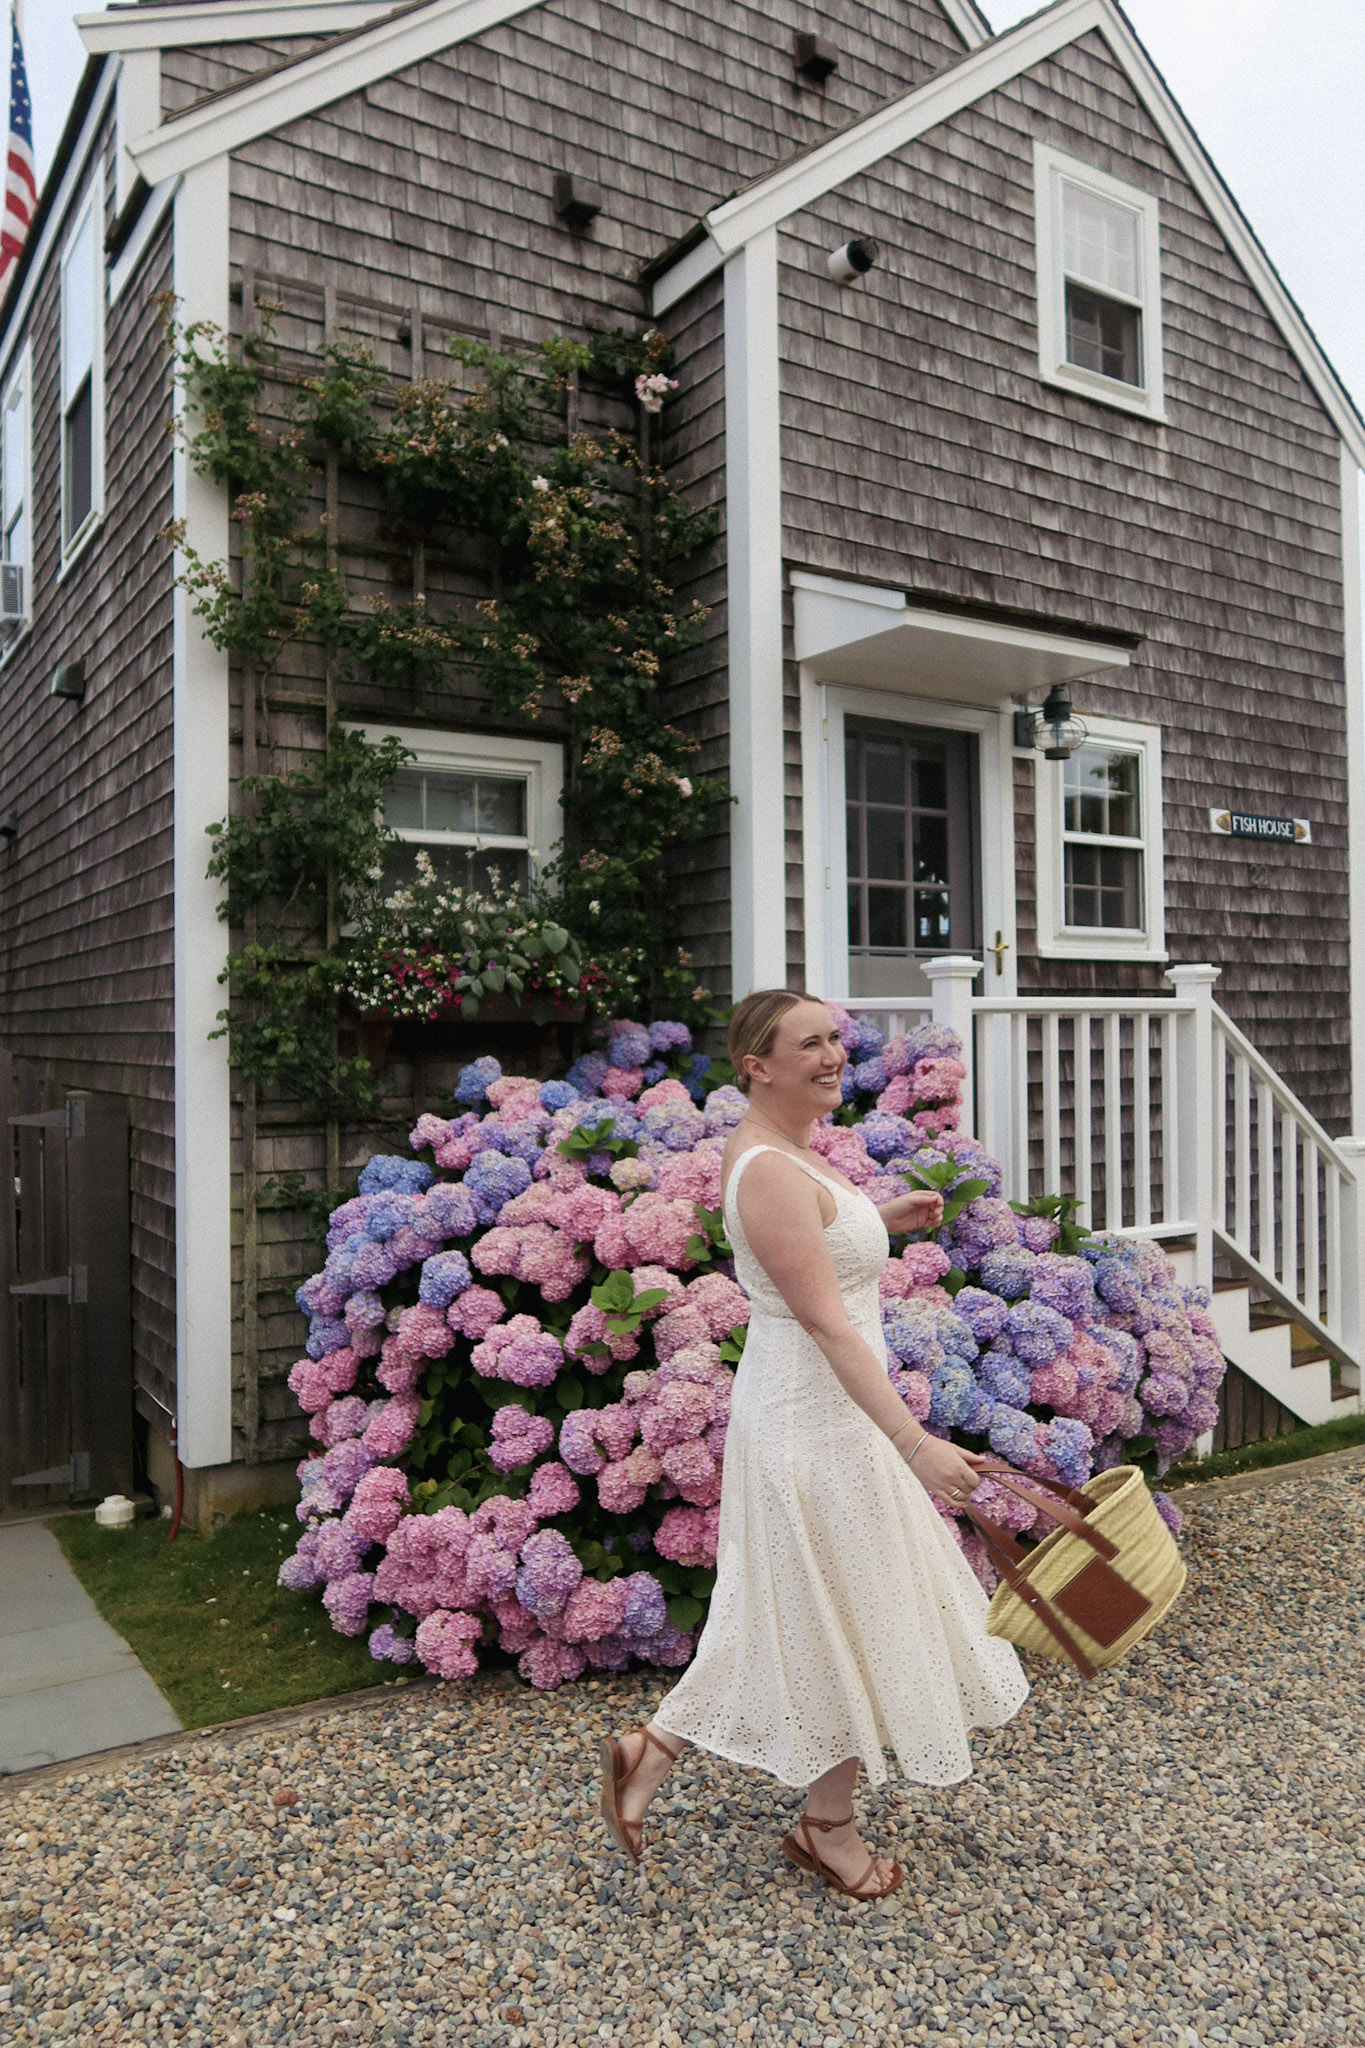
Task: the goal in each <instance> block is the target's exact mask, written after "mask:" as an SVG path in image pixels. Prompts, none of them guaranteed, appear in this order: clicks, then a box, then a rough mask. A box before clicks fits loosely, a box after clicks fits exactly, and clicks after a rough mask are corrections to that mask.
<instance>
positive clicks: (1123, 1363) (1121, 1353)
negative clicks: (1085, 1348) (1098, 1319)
mask: <svg viewBox="0 0 1365 2048" xmlns="http://www.w3.org/2000/svg"><path fill="white" fill-rule="evenodd" d="M1090 1335H1091V1336H1092V1337H1093V1338H1094V1339H1095V1342H1096V1343H1097V1344H1102V1345H1103V1346H1104V1348H1105V1350H1106V1351H1108V1352H1109V1353H1110V1354H1111V1355H1112V1356H1113V1357H1114V1358H1116V1359H1117V1360H1118V1370H1117V1372H1116V1373H1115V1374H1114V1376H1113V1379H1112V1381H1111V1385H1112V1386H1114V1387H1115V1388H1116V1390H1117V1391H1118V1392H1119V1393H1120V1394H1132V1393H1136V1391H1137V1383H1138V1381H1139V1380H1140V1379H1141V1378H1142V1350H1141V1347H1140V1346H1139V1344H1138V1341H1137V1338H1136V1337H1131V1336H1129V1334H1128V1332H1127V1330H1116V1329H1114V1328H1113V1326H1112V1325H1111V1324H1109V1323H1102V1324H1100V1325H1099V1326H1098V1327H1094V1326H1092V1327H1091V1329H1090Z"/></svg>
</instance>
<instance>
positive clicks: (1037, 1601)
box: [962, 1501, 1097, 1678]
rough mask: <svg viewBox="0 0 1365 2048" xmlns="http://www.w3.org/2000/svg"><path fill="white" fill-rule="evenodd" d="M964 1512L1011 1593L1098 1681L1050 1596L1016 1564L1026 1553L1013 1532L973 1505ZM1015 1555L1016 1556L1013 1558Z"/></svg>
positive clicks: (1084, 1672) (1086, 1673)
mask: <svg viewBox="0 0 1365 2048" xmlns="http://www.w3.org/2000/svg"><path fill="white" fill-rule="evenodd" d="M962 1512H963V1513H964V1514H965V1515H966V1517H967V1519H968V1520H969V1521H970V1522H971V1523H972V1525H973V1527H974V1528H975V1529H976V1531H977V1533H978V1534H979V1535H980V1537H981V1540H982V1542H983V1543H984V1544H985V1546H986V1553H987V1555H988V1556H989V1558H990V1560H991V1562H992V1564H993V1565H994V1566H995V1568H996V1570H997V1571H998V1572H999V1574H1000V1576H1001V1578H1002V1579H1004V1581H1005V1583H1006V1585H1007V1586H1008V1587H1009V1589H1010V1591H1011V1592H1012V1593H1013V1594H1014V1595H1015V1596H1016V1598H1017V1599H1019V1600H1021V1601H1022V1602H1023V1604H1024V1606H1025V1607H1027V1608H1028V1610H1029V1612H1030V1613H1031V1614H1036V1615H1037V1617H1038V1619H1039V1621H1041V1622H1042V1624H1043V1626H1044V1628H1045V1629H1047V1630H1048V1632H1049V1634H1050V1635H1052V1636H1053V1637H1054V1638H1055V1640H1056V1641H1057V1642H1058V1643H1060V1645H1061V1647H1062V1649H1063V1651H1064V1652H1065V1653H1066V1655H1067V1656H1068V1657H1069V1658H1070V1659H1071V1662H1072V1663H1073V1664H1074V1665H1075V1667H1076V1669H1077V1670H1078V1671H1079V1672H1080V1674H1081V1676H1082V1678H1094V1677H1096V1676H1097V1673H1096V1670H1095V1666H1094V1665H1093V1664H1092V1663H1091V1661H1090V1659H1089V1658H1088V1657H1087V1656H1086V1654H1085V1651H1084V1650H1083V1649H1082V1648H1081V1646H1080V1644H1079V1643H1078V1642H1077V1641H1076V1639H1075V1637H1074V1636H1073V1635H1072V1633H1071V1631H1070V1629H1069V1628H1068V1627H1067V1626H1066V1623H1065V1622H1064V1621H1063V1620H1062V1618H1061V1616H1060V1614H1058V1612H1057V1610H1056V1608H1055V1607H1054V1606H1053V1604H1052V1602H1051V1601H1050V1600H1049V1599H1048V1598H1047V1596H1046V1594H1043V1593H1040V1592H1039V1591H1038V1588H1037V1587H1036V1586H1035V1585H1034V1584H1033V1582H1032V1580H1031V1579H1029V1578H1028V1577H1027V1575H1026V1574H1025V1572H1024V1571H1023V1570H1021V1568H1020V1563H1019V1562H1016V1560H1020V1561H1022V1559H1023V1556H1024V1553H1023V1552H1022V1551H1021V1550H1020V1548H1019V1545H1018V1544H1017V1543H1016V1542H1015V1540H1014V1538H1013V1536H1012V1535H1011V1534H1010V1532H1009V1530H1008V1529H1002V1528H1001V1526H1000V1524H999V1523H998V1522H993V1521H992V1520H991V1518H990V1516H989V1515H983V1514H982V1512H981V1510H980V1508H974V1507H973V1506H972V1504H971V1502H970V1501H968V1502H967V1504H966V1506H965V1507H964V1508H963V1510H962ZM1011 1552H1012V1553H1013V1555H1011Z"/></svg>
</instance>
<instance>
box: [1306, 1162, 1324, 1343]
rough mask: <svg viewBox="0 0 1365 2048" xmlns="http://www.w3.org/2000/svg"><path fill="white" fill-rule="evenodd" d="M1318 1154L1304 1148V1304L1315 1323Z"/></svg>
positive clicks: (1318, 1298) (1318, 1313) (1318, 1305)
mask: <svg viewBox="0 0 1365 2048" xmlns="http://www.w3.org/2000/svg"><path fill="white" fill-rule="evenodd" d="M1320 1162H1321V1154H1320V1153H1319V1151H1318V1148H1317V1146H1316V1145H1314V1144H1312V1143H1311V1142H1310V1143H1308V1144H1306V1145H1305V1146H1304V1148H1303V1305H1304V1307H1305V1308H1306V1309H1307V1310H1308V1313H1309V1315H1310V1316H1312V1317H1313V1318H1314V1320H1315V1321H1317V1322H1321V1320H1322V1242H1321V1237H1320V1233H1319V1216H1320V1213H1321V1212H1320V1208H1319V1201H1318V1167H1319V1164H1320Z"/></svg>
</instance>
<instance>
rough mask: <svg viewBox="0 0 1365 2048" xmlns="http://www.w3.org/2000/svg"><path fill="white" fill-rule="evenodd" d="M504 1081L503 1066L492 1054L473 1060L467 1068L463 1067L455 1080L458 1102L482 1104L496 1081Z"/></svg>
mask: <svg viewBox="0 0 1365 2048" xmlns="http://www.w3.org/2000/svg"><path fill="white" fill-rule="evenodd" d="M501 1079H502V1065H501V1063H500V1062H499V1061H498V1060H495V1059H494V1057H493V1055H492V1053H485V1054H484V1056H483V1058H482V1059H481V1060H471V1061H470V1063H469V1065H468V1066H467V1067H461V1068H460V1071H459V1074H458V1075H457V1076H456V1080H455V1100H456V1101H457V1102H469V1103H476V1102H482V1101H484V1100H485V1098H486V1097H487V1094H488V1091H489V1089H490V1088H491V1087H492V1085H493V1083H494V1082H495V1081H500V1080H501Z"/></svg>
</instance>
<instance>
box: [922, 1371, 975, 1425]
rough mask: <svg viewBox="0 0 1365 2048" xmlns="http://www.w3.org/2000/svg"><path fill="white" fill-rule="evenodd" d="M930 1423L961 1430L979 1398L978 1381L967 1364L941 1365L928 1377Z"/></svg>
mask: <svg viewBox="0 0 1365 2048" xmlns="http://www.w3.org/2000/svg"><path fill="white" fill-rule="evenodd" d="M929 1387H930V1394H929V1420H930V1422H931V1423H932V1424H933V1425H934V1427H935V1428H937V1429H960V1428H961V1427H962V1425H963V1424H964V1422H965V1421H966V1419H967V1416H968V1415H969V1413H970V1412H971V1408H972V1404H973V1402H974V1401H975V1399H976V1392H977V1387H976V1381H975V1380H974V1379H973V1377H972V1375H971V1373H970V1372H969V1371H968V1369H967V1367H966V1366H965V1365H958V1364H947V1365H941V1366H940V1367H939V1368H938V1371H937V1372H934V1373H931V1374H930V1375H929Z"/></svg>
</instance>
